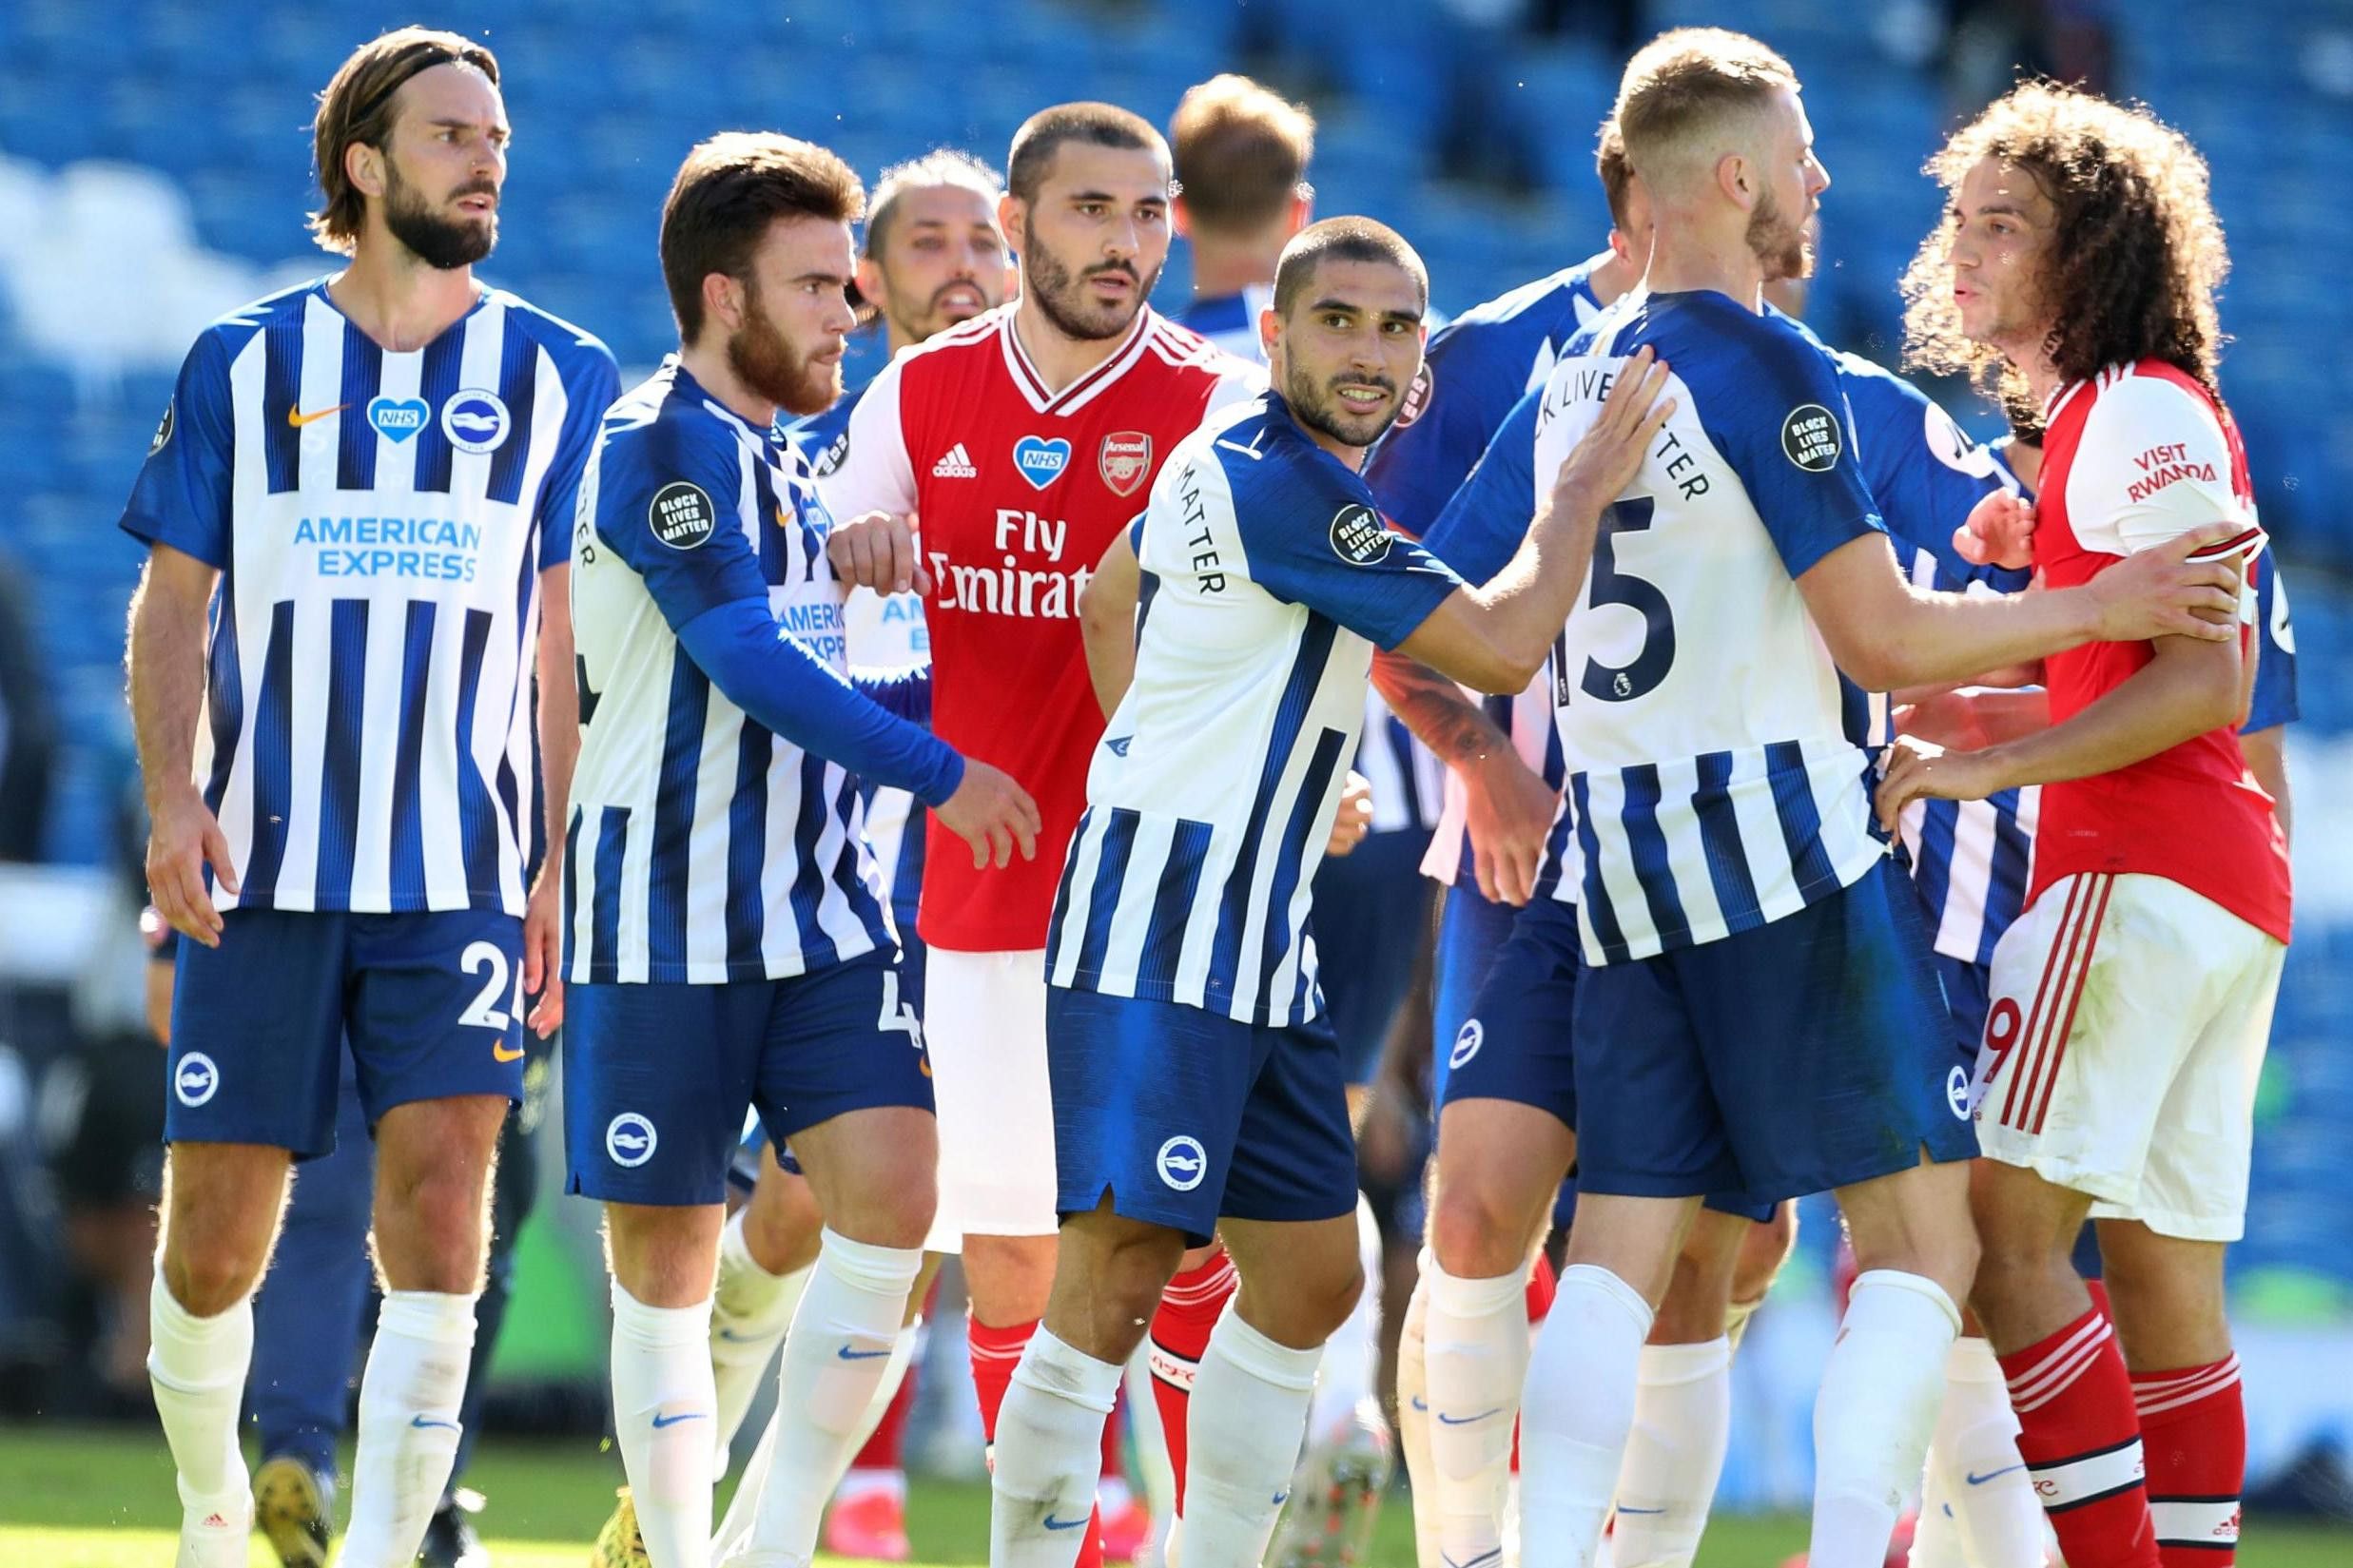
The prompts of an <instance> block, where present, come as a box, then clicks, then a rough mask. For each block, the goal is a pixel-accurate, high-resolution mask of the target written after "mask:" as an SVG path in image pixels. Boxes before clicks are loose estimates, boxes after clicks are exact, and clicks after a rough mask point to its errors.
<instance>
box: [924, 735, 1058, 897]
mask: <svg viewBox="0 0 2353 1568" xmlns="http://www.w3.org/2000/svg"><path fill="white" fill-rule="evenodd" d="M935 814H936V815H937V816H938V817H939V819H940V822H941V824H942V825H943V826H944V827H946V829H947V830H948V831H949V832H951V833H953V834H955V835H956V836H957V837H958V838H960V839H962V840H963V841H964V842H966V843H968V844H970V845H971V846H972V868H973V869H974V870H976V871H985V870H987V869H988V868H989V866H990V865H991V864H992V863H993V864H996V865H998V866H1008V865H1011V864H1012V863H1013V855H1014V851H1015V850H1017V849H1018V850H1020V851H1021V859H1023V860H1025V861H1034V860H1036V859H1037V858H1038V835H1039V834H1040V833H1041V832H1043V831H1044V830H1045V822H1044V820H1043V819H1042V818H1040V816H1039V815H1038V803H1037V802H1036V801H1033V800H1031V799H1030V798H1029V791H1027V790H1025V789H1023V788H1022V787H1021V785H1020V784H1015V783H1014V782H1013V779H1012V776H1011V775H1010V774H1007V773H1004V772H1002V771H1001V770H999V769H997V768H994V767H991V766H989V765H988V764H986V763H983V762H975V761H974V760H973V759H971V758H969V757H967V758H965V759H964V782H963V784H958V785H957V786H956V793H955V794H953V795H950V796H949V797H948V798H947V801H946V803H944V804H943V805H941V806H939V807H938V808H937V809H936V812H935Z"/></svg>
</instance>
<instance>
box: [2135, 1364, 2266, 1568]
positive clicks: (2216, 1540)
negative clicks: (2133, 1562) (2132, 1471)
mask: <svg viewBox="0 0 2353 1568" xmlns="http://www.w3.org/2000/svg"><path fill="white" fill-rule="evenodd" d="M2132 1399H2133V1403H2134V1404H2135V1405H2136V1406H2138V1408H2139V1411H2140V1418H2141V1441H2142V1442H2143V1443H2144V1444H2145V1445H2146V1446H2147V1449H2148V1453H2149V1516H2150V1518H2151V1519H2152V1520H2154V1521H2155V1523H2156V1530H2157V1557H2158V1559H2159V1560H2160V1561H2162V1562H2163V1563H2164V1564H2165V1568H2230V1564H2232V1563H2234V1562H2236V1561H2237V1560H2238V1546H2239V1490H2240V1485H2241V1483H2242V1482H2243V1481H2245V1480H2246V1401H2245V1397H2244V1391H2243V1390H2242V1389H2241V1387H2240V1385H2239V1358H2238V1357H2237V1356H2225V1357H2224V1358H2223V1359H2222V1360H2220V1361H2218V1362H2215V1363H2213V1364H2211V1365H2207V1366H2190V1367H2185V1368H2182V1369H2181V1370H2179V1371H2172V1372H2149V1373H2145V1374H2143V1375H2141V1376H2139V1377H2136V1378H2134V1379H2133V1380H2132Z"/></svg>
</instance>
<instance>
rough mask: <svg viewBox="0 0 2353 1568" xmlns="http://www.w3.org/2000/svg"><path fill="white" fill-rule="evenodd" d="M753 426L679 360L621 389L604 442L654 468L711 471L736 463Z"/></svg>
mask: <svg viewBox="0 0 2353 1568" xmlns="http://www.w3.org/2000/svg"><path fill="white" fill-rule="evenodd" d="M750 431H751V427H750V426H749V425H747V424H745V423H744V421H743V420H742V419H740V418H738V417H737V416H735V415H733V414H731V413H729V411H728V410H727V409H726V408H725V407H724V406H723V405H721V404H720V403H718V402H717V401H715V400H714V399H712V397H710V394H709V393H707V392H705V391H704V390H703V389H702V387H701V386H699V385H698V384H696V382H695V380H694V378H693V377H691V376H690V375H689V374H688V373H687V370H686V367H685V366H683V365H681V364H679V363H678V361H677V360H676V359H669V360H665V361H664V362H663V364H662V366H661V368H660V369H658V370H656V371H655V372H654V373H653V374H652V375H651V376H649V377H646V378H645V379H644V380H642V381H640V382H638V383H637V384H636V385H635V386H633V387H631V388H630V389H629V390H628V391H626V392H624V393H622V394H621V395H620V397H617V398H615V399H614V400H613V406H612V407H611V408H609V409H607V410H606V411H605V421H604V429H603V433H602V436H601V445H602V446H603V447H604V449H605V451H606V454H607V455H606V458H605V461H606V463H607V465H608V467H610V466H611V465H612V464H613V462H614V461H615V460H616V459H617V460H620V461H625V462H632V463H637V464H641V465H644V466H645V467H647V468H649V469H661V470H667V471H684V472H710V471H711V470H712V469H713V468H715V467H719V466H721V465H725V466H728V467H731V466H732V465H733V464H734V462H735V459H736V456H737V455H738V453H740V452H741V450H742V447H743V442H744V439H745V437H746V436H748V435H749V434H750Z"/></svg>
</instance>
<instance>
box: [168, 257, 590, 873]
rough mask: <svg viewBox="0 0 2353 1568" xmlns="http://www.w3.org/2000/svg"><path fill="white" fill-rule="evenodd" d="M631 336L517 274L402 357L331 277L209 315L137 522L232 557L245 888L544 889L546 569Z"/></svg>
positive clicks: (227, 709)
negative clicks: (528, 869) (575, 317)
mask: <svg viewBox="0 0 2353 1568" xmlns="http://www.w3.org/2000/svg"><path fill="white" fill-rule="evenodd" d="M616 385H617V377H615V375H614V372H613V356H612V355H611V354H609V353H608V352H606V349H605V346H604V345H603V344H602V343H599V342H598V341H597V340H596V339H593V338H591V337H589V336H588V335H587V334H585V333H583V332H581V331H580V330H579V329H578V328H576V327H574V326H570V325H568V324H566V323H565V322H562V321H559V320H557V319H555V318H554V317H552V316H549V315H547V314H546V313H544V312H542V311H539V310H535V309H534V308H533V307H532V306H530V305H528V304H525V303H524V302H523V301H522V300H518V299H516V298H515V296H514V295H512V294H508V293H506V292H504V291H503V290H498V289H492V290H488V291H486V292H485V293H484V294H483V295H482V296H481V298H480V299H479V300H477V301H476V303H475V306H474V308H473V309H472V310H471V311H469V312H468V313H467V314H466V315H465V316H464V317H463V318H461V319H459V320H457V321H456V322H454V323H452V324H451V325H450V326H449V327H447V328H445V329H444V330H443V331H442V332H441V333H440V334H439V335H438V336H437V337H436V338H435V339H433V340H432V341H431V342H429V343H427V344H425V345H424V346H423V347H422V348H420V349H417V350H414V351H411V352H407V353H394V352H391V351H388V350H386V349H385V348H383V347H382V346H381V345H380V344H379V343H378V342H377V341H376V340H375V339H372V338H370V337H368V336H367V335H366V334H365V333H363V332H361V331H360V328H359V327H358V326H357V325H356V324H355V323H353V322H352V321H351V320H350V319H347V318H346V317H345V316H344V315H343V313H342V312H341V311H340V310H339V309H337V308H336V304H335V301H334V300H333V299H332V298H331V297H330V296H329V294H328V292H327V285H326V281H324V280H321V281H316V282H311V283H305V284H303V285H302V286H301V287H299V288H292V289H287V290H285V291H284V292H282V293H279V294H275V295H272V296H270V297H269V298H268V299H265V300H259V301H257V302H255V303H253V304H251V305H248V306H246V307H245V308H244V309H243V310H241V311H238V312H237V313H236V314H234V315H232V316H227V317H224V318H223V319H221V320H219V321H216V322H214V323H213V324H212V325H211V326H209V327H207V328H205V329H204V334H203V336H201V337H199V338H198V339H197V340H196V345H195V347H194V348H192V349H191V350H190V351H189V353H188V357H187V359H186V361H185V364H184V365H183V366H182V368H181V372H180V379H179V383H178V386H177V387H176V388H175V389H174V392H173V394H172V399H171V405H170V407H169V409H168V410H167V411H166V412H165V416H164V423H163V425H162V427H161V428H160V429H159V430H158V431H157V432H156V435H155V440H154V443H153V445H152V446H151V447H150V449H149V451H148V454H147V460H146V466H145V467H144V468H143V469H141V471H140V474H139V479H138V483H137V485H136V486H135V487H134V488H133V490H132V492H131V496H130V501H129V503H128V505H127V507H126V509H125V512H124V514H123V519H122V526H123V527H124V529H126V531H127V532H130V533H132V534H134V535H136V536H137V537H139V538H141V539H144V540H146V541H147V542H148V543H150V544H156V545H167V546H169V547H171V548H172V549H174V550H177V551H180V552H183V553H185V554H188V555H192V556H194V557H195V558H197V559H198V560H201V561H204V563H206V564H207V565H210V566H214V567H218V568H219V569H220V570H221V573H222V576H221V587H220V593H219V596H218V598H217V599H216V600H215V603H214V610H213V625H212V636H211V645H210V648H209V652H208V660H207V666H206V669H205V680H204V722H203V723H202V724H201V725H200V726H199V727H198V730H197V738H196V757H195V778H196V783H197V784H198V785H199V787H200V788H201V789H202V790H203V791H204V803H205V804H206V805H208V806H209V807H210V808H211V809H212V810H213V812H214V813H215V814H216V815H217V816H218V817H219V819H220V822H221V828H222V831H223V833H224V835H225V836H226V838H227V840H228V845H229V855H230V858H231V860H232V861H234V862H235V864H236V865H237V867H238V869H239V872H240V873H241V876H242V881H243V885H242V886H241V888H240V890H239V891H238V892H236V893H229V892H227V891H226V890H225V889H221V888H217V887H216V888H215V889H214V900H215V901H216V902H217V903H218V904H219V905H220V906H221V907H222V908H224V909H235V908H240V907H243V908H251V909H299V910H350V911H358V912H362V913H370V914H385V913H395V912H410V911H418V910H434V909H467V908H473V909H501V910H504V911H506V912H507V913H509V914H515V915H519V914H521V913H522V909H523V862H524V849H523V846H524V844H525V842H527V841H528V838H529V834H530V830H531V824H530V823H529V821H528V820H527V819H528V815H529V812H530V809H531V779H532V758H533V749H532V748H533V737H532V733H531V703H530V697H529V692H530V683H531V673H532V668H533V662H534V650H535V638H536V636H537V629H538V615H539V606H538V584H539V573H540V571H542V570H543V569H545V568H547V567H550V566H555V565H559V564H561V563H562V562H563V561H564V560H565V559H566V558H567V554H568V552H569V551H570V549H571V545H572V531H571V524H572V513H573V504H574V495H575V494H576V492H577V487H578V485H579V480H580V473H581V470H582V467H583V465H584V464H585V463H586V461H587V459H588V455H589V449H590V446H591V445H592V443H593V440H594V438H595V434H596V421H597V418H598V416H601V415H602V414H603V413H604V410H605V405H606V404H608V403H609V402H611V401H612V400H613V393H614V390H615V388H616Z"/></svg>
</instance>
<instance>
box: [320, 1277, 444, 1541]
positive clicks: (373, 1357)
mask: <svg viewBox="0 0 2353 1568" xmlns="http://www.w3.org/2000/svg"><path fill="white" fill-rule="evenodd" d="M474 1302H475V1298H474V1296H473V1295H472V1294H467V1295H455V1294H451V1293H449V1292H445V1291H439V1290H387V1291H385V1292H384V1306H383V1309H382V1310H381V1311H379V1312H378V1313H377V1315H376V1344H375V1345H374V1346H373V1347H372V1348H371V1349H370V1350H369V1351H368V1365H367V1370H366V1371H365V1372H364V1373H362V1374H361V1375H360V1421H359V1444H358V1452H357V1453H356V1455H355V1456H354V1458H353V1461H352V1467H351V1528H350V1529H349V1530H348V1531H347V1532H346V1533H345V1534H344V1537H343V1550H342V1553H341V1555H340V1557H338V1558H337V1559H336V1560H337V1561H338V1562H339V1563H340V1564H342V1568H409V1565H410V1564H411V1563H413V1562H415V1561H416V1560H417V1549H418V1547H419V1546H421V1545H422V1544H424V1539H425V1526H426V1524H428V1523H429V1522H431V1520H432V1519H433V1510H434V1507H435V1505H436V1504H438V1502H439V1501H440V1500H441V1489H442V1488H443V1487H445V1486H447V1485H448V1484H449V1472H450V1465H451V1463H452V1462H455V1461H456V1459H457V1437H458V1425H457V1406H458V1405H459V1403H461V1402H462V1401H463V1400H464V1399H465V1396H466V1363H467V1361H468V1359H469V1358H470V1357H471V1355H472V1354H473V1351H474Z"/></svg>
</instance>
